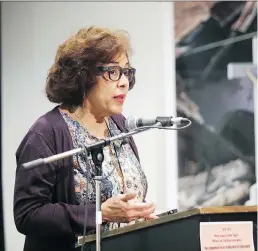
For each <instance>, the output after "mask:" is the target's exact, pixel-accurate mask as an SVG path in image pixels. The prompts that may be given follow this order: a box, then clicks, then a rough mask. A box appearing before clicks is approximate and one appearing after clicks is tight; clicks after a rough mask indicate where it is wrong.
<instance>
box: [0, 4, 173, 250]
mask: <svg viewBox="0 0 258 251" xmlns="http://www.w3.org/2000/svg"><path fill="white" fill-rule="evenodd" d="M2 5H3V6H2V7H3V8H2V15H3V17H2V38H3V44H2V46H3V47H2V52H3V54H2V57H3V58H2V62H3V65H2V67H3V68H2V74H3V75H2V79H3V82H2V83H3V89H2V96H3V100H2V109H3V110H2V112H3V124H2V125H3V140H2V146H3V190H4V217H5V218H4V219H5V236H6V248H7V249H6V250H7V251H13V250H15V251H21V250H22V248H23V240H24V237H23V236H22V235H20V234H18V232H17V231H16V228H15V226H14V222H13V215H12V200H13V186H14V177H15V168H16V167H15V151H16V149H17V147H18V144H19V142H20V141H21V139H22V137H23V136H24V134H25V133H26V132H27V130H28V129H29V127H30V126H31V124H32V123H33V122H34V121H35V120H36V119H37V118H38V117H39V116H40V115H41V114H43V113H45V112H46V111H48V110H49V109H50V108H52V107H53V106H54V105H53V104H50V103H49V102H48V101H47V100H46V98H45V96H44V84H45V78H46V74H47V70H48V68H49V67H50V65H51V64H52V62H53V58H54V55H55V52H56V49H57V46H58V44H60V43H61V42H62V41H63V40H64V39H66V38H67V36H69V35H70V34H73V33H74V32H76V31H77V30H78V29H79V28H81V27H84V26H89V25H101V26H108V27H111V28H116V29H125V30H127V31H128V32H129V33H130V36H131V42H132V45H133V49H134V53H135V54H134V56H133V60H132V62H133V64H134V66H135V67H136V68H137V85H136V87H135V89H134V90H133V91H132V92H131V93H130V97H129V99H128V101H127V103H126V104H125V109H124V113H125V115H134V116H143V117H155V116H157V115H174V114H176V113H175V91H174V86H173V85H174V43H173V34H172V31H173V25H172V20H173V19H172V13H173V5H172V3H161V2H160V3H159V2H156V3H154V2H152V3H109V2H105V3H86V2H84V3H83V2H77V3H69V2H65V3H58V2H55V3H52V2H45V3H44V2H3V3H2ZM175 136H176V133H175V132H174V131H172V132H164V131H154V130H152V131H149V132H145V133H142V134H138V135H136V136H135V140H136V143H137V145H138V148H139V152H140V155H141V162H142V165H143V168H144V170H145V172H146V175H147V177H148V180H149V194H148V199H149V200H152V201H155V202H156V203H157V209H158V211H165V210H167V209H171V208H176V206H177V205H176V188H177V184H176V181H175V180H176V179H175V177H177V150H176V137H175ZM60 224H61V223H60ZM14 240H15V241H14Z"/></svg>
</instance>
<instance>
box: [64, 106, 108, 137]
mask: <svg viewBox="0 0 258 251" xmlns="http://www.w3.org/2000/svg"><path fill="white" fill-rule="evenodd" d="M69 115H70V116H71V117H72V118H73V119H74V120H76V121H77V122H79V123H80V124H81V125H82V126H83V127H85V128H86V129H87V131H88V132H89V133H90V134H91V135H92V136H95V137H96V138H99V139H101V138H105V137H107V136H108V128H107V123H108V122H107V120H108V117H104V116H100V115H99V114H96V113H93V112H91V110H90V109H87V108H84V107H78V108H77V109H76V110H75V112H73V113H69Z"/></svg>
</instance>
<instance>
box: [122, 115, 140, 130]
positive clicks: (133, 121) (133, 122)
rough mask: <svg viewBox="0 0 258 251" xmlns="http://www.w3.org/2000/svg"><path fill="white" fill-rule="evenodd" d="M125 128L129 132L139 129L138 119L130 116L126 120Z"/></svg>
mask: <svg viewBox="0 0 258 251" xmlns="http://www.w3.org/2000/svg"><path fill="white" fill-rule="evenodd" d="M125 128H126V129H127V130H128V131H132V130H135V129H136V128H137V118H135V117H132V116H129V117H127V118H126V120H125Z"/></svg>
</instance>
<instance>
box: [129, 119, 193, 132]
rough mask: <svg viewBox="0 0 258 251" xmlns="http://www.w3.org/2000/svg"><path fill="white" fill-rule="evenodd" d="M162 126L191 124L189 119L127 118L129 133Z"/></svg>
mask: <svg viewBox="0 0 258 251" xmlns="http://www.w3.org/2000/svg"><path fill="white" fill-rule="evenodd" d="M157 123H159V124H161V126H163V127H169V126H173V125H183V124H185V123H189V119H186V118H182V117H175V118H173V117H172V116H169V117H156V118H155V119H144V118H136V117H132V116H129V117H127V118H126V121H125V127H126V129H127V130H128V131H132V130H135V129H137V128H138V127H143V126H153V125H158V124H157Z"/></svg>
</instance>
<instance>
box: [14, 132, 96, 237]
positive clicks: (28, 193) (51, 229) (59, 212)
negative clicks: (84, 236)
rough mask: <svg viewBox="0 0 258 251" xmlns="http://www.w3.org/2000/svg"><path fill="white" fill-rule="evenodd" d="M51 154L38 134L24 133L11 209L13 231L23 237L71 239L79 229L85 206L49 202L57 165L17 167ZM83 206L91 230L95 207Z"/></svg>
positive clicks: (80, 230) (19, 150)
mask: <svg viewBox="0 0 258 251" xmlns="http://www.w3.org/2000/svg"><path fill="white" fill-rule="evenodd" d="M51 155H53V152H52V151H51V147H50V146H49V145H48V144H47V142H46V141H45V140H44V138H43V137H42V136H41V135H40V134H38V133H36V132H33V131H32V132H30V133H28V134H27V136H26V137H25V138H24V140H23V141H22V143H21V145H20V147H19V148H18V151H17V153H16V161H17V169H16V179H15V189H14V207H13V213H14V221H15V224H16V228H17V230H18V231H19V232H20V233H22V234H25V235H40V236H42V235H43V236H50V237H65V236H69V237H71V236H73V237H75V235H76V234H80V233H82V230H83V223H84V215H85V206H84V205H70V204H65V203H54V204H53V203H51V198H52V195H53V194H52V192H53V189H54V186H55V183H56V181H57V175H56V174H57V172H58V166H57V164H56V163H54V162H52V163H49V164H45V165H44V166H38V167H36V168H34V169H30V170H27V169H24V168H23V167H22V166H21V165H22V164H23V163H26V162H28V161H31V160H34V159H38V158H45V157H48V156H51ZM70 189H72V188H70ZM86 206H87V207H88V208H87V209H88V217H87V227H91V228H92V227H93V228H94V227H95V208H96V207H95V205H93V204H89V205H86Z"/></svg>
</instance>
